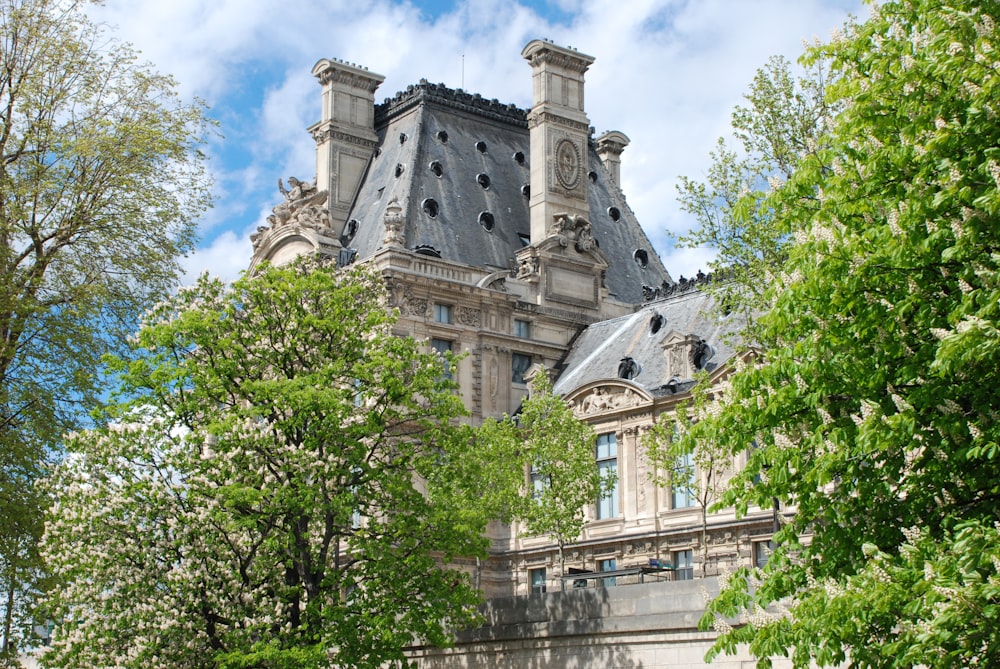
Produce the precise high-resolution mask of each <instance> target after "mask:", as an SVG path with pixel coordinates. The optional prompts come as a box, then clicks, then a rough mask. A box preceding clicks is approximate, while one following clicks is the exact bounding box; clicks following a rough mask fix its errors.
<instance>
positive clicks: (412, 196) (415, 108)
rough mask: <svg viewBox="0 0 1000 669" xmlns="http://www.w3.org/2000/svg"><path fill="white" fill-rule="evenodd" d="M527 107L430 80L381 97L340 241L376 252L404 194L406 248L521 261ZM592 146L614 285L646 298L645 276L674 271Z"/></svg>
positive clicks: (650, 280) (494, 264)
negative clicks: (391, 209)
mask: <svg viewBox="0 0 1000 669" xmlns="http://www.w3.org/2000/svg"><path fill="white" fill-rule="evenodd" d="M526 117H527V112H526V111H525V110H523V109H519V108H518V107H516V106H514V105H506V104H502V103H500V102H497V101H496V100H486V99H484V98H482V97H481V96H478V95H472V94H469V93H466V92H464V91H460V90H452V89H449V88H447V87H445V86H443V85H436V84H429V83H427V82H426V81H422V82H421V83H420V84H418V85H415V86H410V87H409V88H407V89H406V90H405V91H403V92H402V93H399V94H398V95H396V96H395V97H393V98H390V99H387V100H386V101H385V102H384V103H383V104H382V105H377V106H376V110H375V130H376V134H377V136H378V145H377V148H376V150H375V154H374V156H373V158H372V160H371V162H370V165H369V168H368V171H367V174H366V175H365V178H364V180H363V182H362V184H361V186H360V188H359V190H358V194H357V197H356V199H355V202H354V205H353V207H352V209H351V212H350V215H349V217H348V225H347V228H346V229H345V235H344V237H343V238H342V240H341V241H342V242H343V243H344V245H345V246H348V247H351V248H354V249H357V251H358V258H359V259H364V258H367V257H370V256H372V255H374V254H375V253H376V251H378V249H379V248H381V247H382V246H383V244H384V241H383V240H384V237H385V227H384V224H383V216H384V213H385V209H386V205H388V203H389V202H390V201H391V200H392V199H393V198H396V199H397V200H398V202H399V204H400V205H401V206H402V208H403V216H404V218H405V224H404V229H403V238H404V240H405V243H404V245H405V247H406V248H408V249H411V250H415V251H418V252H421V253H427V254H430V255H439V256H440V257H441V258H444V259H447V260H452V261H454V262H459V263H463V264H467V265H472V266H475V267H480V268H484V269H490V270H494V271H499V270H508V269H511V268H513V267H514V253H515V251H517V250H518V249H519V248H521V247H522V246H524V245H526V244H527V242H528V238H529V232H530V222H529V212H528V198H529V195H530V193H529V182H530V150H529V142H528V125H527V120H526ZM588 153H589V155H588V158H587V160H588V164H589V166H588V168H587V171H588V175H589V179H588V186H589V194H588V197H589V202H590V223H591V226H592V231H593V235H594V237H595V239H596V240H597V243H598V245H599V247H600V249H601V251H602V252H603V253H604V254H605V256H607V258H608V259H609V261H610V263H611V266H610V268H609V269H608V271H607V275H606V278H605V285H606V286H607V288H608V290H609V292H610V294H611V295H612V296H613V297H615V298H616V299H618V300H621V301H624V302H632V303H639V302H641V301H642V299H643V286H661V285H663V284H664V283H666V284H668V285H670V284H672V283H673V281H672V279H671V278H670V275H669V274H668V272H667V270H666V268H665V267H664V266H663V263H662V261H661V260H660V258H659V256H658V255H657V253H656V251H655V250H654V249H653V245H652V244H651V243H650V241H649V239H648V237H647V236H646V234H645V233H644V232H643V230H642V228H641V227H640V226H639V223H638V221H637V220H636V218H635V215H634V213H633V212H632V210H631V209H630V208H629V207H628V204H627V203H626V202H625V198H624V196H623V195H622V193H621V190H620V189H619V187H618V186H617V185H616V184H615V183H614V182H613V180H612V178H611V176H610V174H609V173H608V171H607V169H606V167H605V166H604V163H603V162H602V161H601V159H600V158H599V157H598V155H597V151H596V147H595V145H594V142H593V140H592V141H591V142H590V149H589V152H588ZM352 231H353V234H350V233H351V232H352Z"/></svg>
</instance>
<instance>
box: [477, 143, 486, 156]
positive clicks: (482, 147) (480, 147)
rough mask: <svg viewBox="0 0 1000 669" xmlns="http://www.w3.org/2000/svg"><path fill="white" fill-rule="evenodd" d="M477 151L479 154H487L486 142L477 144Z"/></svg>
mask: <svg viewBox="0 0 1000 669" xmlns="http://www.w3.org/2000/svg"><path fill="white" fill-rule="evenodd" d="M476 151H478V152H479V153H486V142H484V141H482V140H480V141H478V142H476Z"/></svg>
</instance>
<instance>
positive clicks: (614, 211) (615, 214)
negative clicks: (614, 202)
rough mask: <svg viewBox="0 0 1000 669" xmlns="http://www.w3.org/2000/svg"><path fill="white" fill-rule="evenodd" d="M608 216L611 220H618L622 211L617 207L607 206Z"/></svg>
mask: <svg viewBox="0 0 1000 669" xmlns="http://www.w3.org/2000/svg"><path fill="white" fill-rule="evenodd" d="M608 216H610V217H611V220H612V221H618V220H619V219H620V218H621V217H622V213H621V211H619V210H618V207H608Z"/></svg>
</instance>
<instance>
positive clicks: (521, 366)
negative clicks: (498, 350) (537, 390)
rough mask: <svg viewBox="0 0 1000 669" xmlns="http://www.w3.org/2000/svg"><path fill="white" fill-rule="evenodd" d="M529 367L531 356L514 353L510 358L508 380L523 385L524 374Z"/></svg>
mask: <svg viewBox="0 0 1000 669" xmlns="http://www.w3.org/2000/svg"><path fill="white" fill-rule="evenodd" d="M529 367H531V356H530V355H524V354H523V353H515V354H513V355H512V356H511V358H510V380H511V381H513V382H514V383H524V374H525V372H527V371H528V368H529Z"/></svg>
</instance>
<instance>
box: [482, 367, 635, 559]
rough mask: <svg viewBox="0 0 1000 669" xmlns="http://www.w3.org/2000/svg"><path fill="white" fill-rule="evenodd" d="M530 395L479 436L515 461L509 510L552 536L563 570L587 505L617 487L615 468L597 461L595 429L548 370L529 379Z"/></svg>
mask: <svg viewBox="0 0 1000 669" xmlns="http://www.w3.org/2000/svg"><path fill="white" fill-rule="evenodd" d="M530 383H531V396H530V397H529V398H528V399H527V400H525V401H524V403H523V404H522V405H521V410H520V412H519V413H518V414H517V416H515V417H514V418H504V419H503V420H502V421H494V420H489V421H486V422H485V423H484V424H483V425H482V426H481V427H480V428H479V432H480V435H481V436H480V438H481V439H482V440H483V441H486V442H491V443H494V444H501V445H500V446H499V447H497V446H494V447H493V448H494V450H495V451H496V452H498V453H502V454H503V455H501V456H500V459H501V461H502V462H514V463H516V471H517V472H519V476H517V477H516V478H515V479H513V480H511V482H510V484H508V485H510V487H508V488H507V493H508V495H511V496H509V497H508V499H511V500H512V501H511V502H510V503H509V504H508V507H509V508H510V509H511V515H512V516H513V517H514V518H515V519H517V520H519V521H521V522H522V523H523V526H524V531H525V533H527V534H529V535H548V536H550V537H551V538H552V539H553V540H554V541H555V542H556V544H557V545H558V547H559V570H560V574H564V573H565V569H566V557H565V548H566V546H567V545H568V544H571V543H573V542H574V541H576V540H577V539H579V538H580V533H581V532H582V531H583V526H584V524H585V522H586V517H585V515H584V509H585V507H587V506H590V505H593V504H594V503H595V502H597V501H598V500H599V499H600V498H601V497H602V496H604V495H607V494H609V493H611V492H612V491H613V490H615V486H616V483H617V473H616V472H605V473H604V475H602V474H601V472H600V471H599V470H598V468H597V463H596V462H595V453H596V451H595V443H596V435H595V434H594V429H593V428H592V427H591V426H590V425H588V424H587V423H584V422H582V421H580V420H579V419H577V418H576V416H574V415H573V410H572V409H571V408H570V407H569V405H568V404H566V401H565V400H563V399H562V398H561V397H559V396H558V395H555V394H553V392H552V382H551V381H550V380H549V377H548V373H547V372H546V371H544V370H542V371H539V372H537V373H536V374H535V375H534V376H533V377H532V379H531V381H530Z"/></svg>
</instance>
